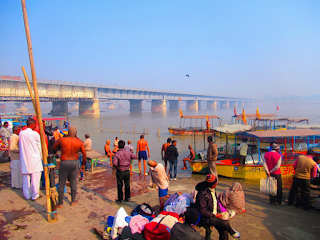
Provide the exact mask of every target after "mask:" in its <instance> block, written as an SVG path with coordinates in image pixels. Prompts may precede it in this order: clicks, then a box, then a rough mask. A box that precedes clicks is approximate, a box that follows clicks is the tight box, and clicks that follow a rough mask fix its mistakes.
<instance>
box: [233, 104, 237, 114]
mask: <svg viewBox="0 0 320 240" xmlns="http://www.w3.org/2000/svg"><path fill="white" fill-rule="evenodd" d="M233 111H234V115H235V116H237V110H236V105H234V106H233Z"/></svg>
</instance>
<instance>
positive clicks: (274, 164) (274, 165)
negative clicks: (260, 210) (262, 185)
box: [263, 143, 283, 205]
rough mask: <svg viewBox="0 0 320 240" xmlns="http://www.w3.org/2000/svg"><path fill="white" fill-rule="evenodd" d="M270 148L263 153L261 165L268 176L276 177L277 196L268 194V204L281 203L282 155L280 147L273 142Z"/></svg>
mask: <svg viewBox="0 0 320 240" xmlns="http://www.w3.org/2000/svg"><path fill="white" fill-rule="evenodd" d="M270 148H271V151H270V152H266V153H265V154H264V160H265V161H264V162H263V167H264V169H265V170H266V173H267V175H268V177H270V176H271V177H274V178H275V179H277V196H271V195H270V204H276V202H277V203H278V204H279V205H282V197H283V194H282V178H281V171H280V167H281V162H282V157H281V155H280V153H279V151H280V147H279V146H278V145H277V144H276V143H273V144H272V145H271V147H270Z"/></svg>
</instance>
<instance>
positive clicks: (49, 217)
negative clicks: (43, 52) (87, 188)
mask: <svg viewBox="0 0 320 240" xmlns="http://www.w3.org/2000/svg"><path fill="white" fill-rule="evenodd" d="M21 6H22V13H23V19H24V27H25V31H26V38H27V44H28V53H29V60H30V68H31V75H32V83H33V90H34V96H35V107H36V109H35V111H36V114H37V118H38V123H39V129H40V138H41V148H42V156H43V165H44V176H45V186H46V200H47V220H48V221H49V222H54V221H57V220H58V217H57V213H55V214H53V215H52V213H51V199H50V183H49V171H48V166H47V157H48V151H47V145H46V141H45V133H44V128H43V124H42V115H41V108H40V100H39V93H38V84H37V78H36V71H35V66H34V60H33V52H32V43H31V36H30V29H29V22H28V15H27V7H26V1H25V0H21Z"/></svg>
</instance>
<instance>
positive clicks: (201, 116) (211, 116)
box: [183, 115, 220, 119]
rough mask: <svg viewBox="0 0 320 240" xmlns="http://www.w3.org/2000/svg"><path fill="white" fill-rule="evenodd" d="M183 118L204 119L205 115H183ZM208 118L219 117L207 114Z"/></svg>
mask: <svg viewBox="0 0 320 240" xmlns="http://www.w3.org/2000/svg"><path fill="white" fill-rule="evenodd" d="M183 118H194V119H206V118H207V115H194V116H183ZM208 118H209V119H210V118H220V117H218V116H216V115H208Z"/></svg>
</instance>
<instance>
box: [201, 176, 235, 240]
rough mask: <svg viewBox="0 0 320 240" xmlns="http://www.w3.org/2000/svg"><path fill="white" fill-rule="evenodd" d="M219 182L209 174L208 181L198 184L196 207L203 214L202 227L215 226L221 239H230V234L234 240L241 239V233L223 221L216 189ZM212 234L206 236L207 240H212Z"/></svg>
mask: <svg viewBox="0 0 320 240" xmlns="http://www.w3.org/2000/svg"><path fill="white" fill-rule="evenodd" d="M217 183H218V180H217V178H216V176H215V175H212V174H208V175H207V178H206V181H204V182H201V183H198V184H197V186H196V190H197V191H198V194H197V197H196V207H197V209H198V210H199V212H200V214H201V219H200V222H199V223H200V225H209V226H214V227H215V228H216V229H217V230H218V232H219V239H220V240H223V239H228V233H229V234H230V235H231V236H232V237H234V238H240V233H239V232H237V231H236V230H234V229H233V228H232V227H231V226H230V223H229V221H227V220H222V219H220V218H221V214H220V212H221V210H220V205H219V204H217V203H218V201H217V195H216V192H215V187H216V186H217ZM210 233H211V232H209V234H206V240H207V239H210Z"/></svg>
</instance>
